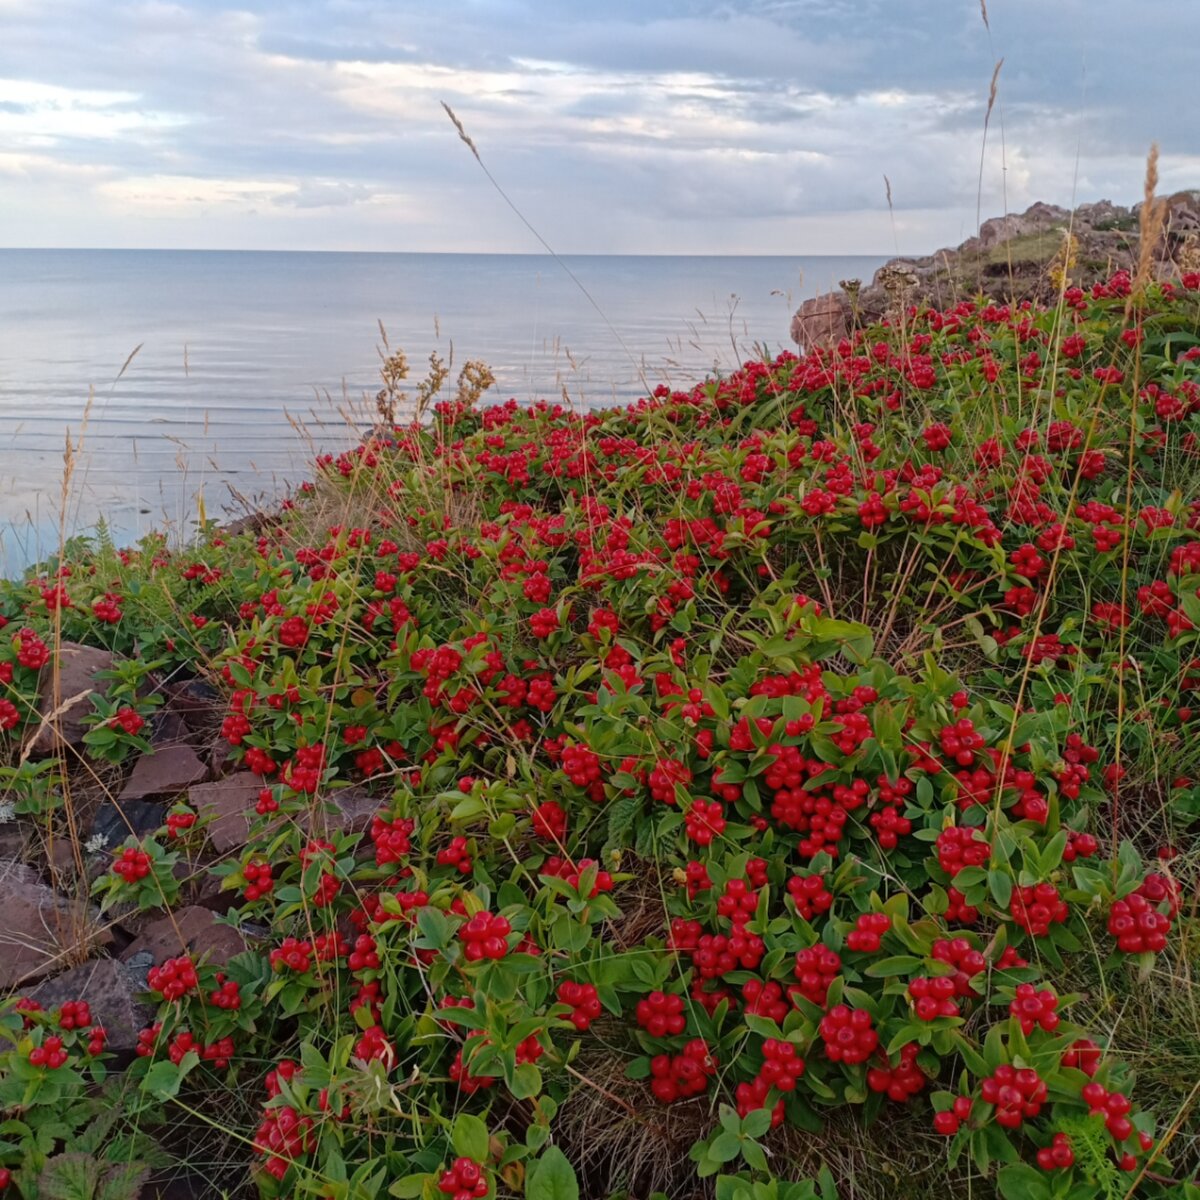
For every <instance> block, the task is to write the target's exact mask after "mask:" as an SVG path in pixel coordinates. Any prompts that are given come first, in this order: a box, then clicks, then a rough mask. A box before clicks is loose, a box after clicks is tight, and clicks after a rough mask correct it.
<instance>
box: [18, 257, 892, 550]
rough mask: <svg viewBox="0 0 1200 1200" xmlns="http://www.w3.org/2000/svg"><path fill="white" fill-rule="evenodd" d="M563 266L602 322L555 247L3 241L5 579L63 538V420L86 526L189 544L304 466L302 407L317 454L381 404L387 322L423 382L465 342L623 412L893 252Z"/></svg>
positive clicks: (77, 519) (545, 392) (499, 370)
mask: <svg viewBox="0 0 1200 1200" xmlns="http://www.w3.org/2000/svg"><path fill="white" fill-rule="evenodd" d="M566 262H567V264H568V265H569V266H570V268H571V270H572V271H573V272H574V274H575V275H576V276H577V277H578V279H579V280H580V281H581V282H582V284H583V285H584V286H585V287H586V288H587V289H588V291H589V292H590V293H591V295H592V296H593V298H594V299H595V301H596V304H597V305H598V306H599V308H600V309H601V310H602V312H603V314H604V317H601V316H600V315H599V314H598V313H597V311H596V309H595V308H593V307H592V305H591V304H590V303H589V301H588V299H587V298H586V297H585V296H584V295H583V293H582V292H581V291H580V289H579V287H578V286H577V285H576V284H575V283H574V282H572V280H571V279H570V278H569V277H568V276H567V274H566V273H565V272H564V271H563V269H562V267H560V266H559V265H557V264H556V263H555V262H554V261H553V260H552V259H549V258H547V257H545V256H533V255H529V256H524V255H443V254H319V253H258V254H251V253H237V252H229V253H222V252H204V251H199V252H176V251H152V250H151V251H124V250H120V251H102V250H101V251H76V250H0V571H2V572H5V573H10V572H13V571H16V570H18V569H20V568H21V567H22V566H23V565H25V563H27V562H29V561H31V560H32V559H33V558H36V557H37V556H38V555H39V554H40V553H42V552H44V551H45V550H46V549H48V548H50V547H52V546H53V545H55V544H56V542H57V525H58V510H59V506H60V504H59V497H60V492H61V477H62V470H63V447H64V441H65V438H66V434H67V430H68V429H69V430H70V431H71V434H72V436H73V437H74V438H80V437H82V454H81V456H80V458H79V463H78V466H77V468H76V471H75V476H74V483H73V486H72V501H71V506H70V510H69V511H70V521H69V525H70V528H71V529H72V531H86V530H87V529H89V528H91V527H92V526H93V524H94V522H95V520H96V517H97V516H98V515H100V514H103V515H104V516H105V517H106V519H107V520H108V521H109V523H110V526H111V527H112V529H113V531H114V535H115V536H116V537H117V538H118V540H121V541H127V540H130V539H132V538H135V537H137V536H138V535H139V534H140V533H142V532H145V531H146V530H147V529H149V528H151V527H152V526H155V525H159V524H161V523H163V522H164V521H166V522H167V523H168V524H170V525H172V526H173V527H174V528H175V529H177V530H179V531H180V532H181V533H183V534H186V533H187V531H188V529H189V527H190V525H191V523H192V522H193V521H194V520H195V518H196V513H197V508H196V496H197V494H198V493H199V492H200V491H201V490H203V494H204V499H205V504H206V507H207V511H208V512H209V513H210V515H219V514H220V512H221V511H222V508H223V506H225V505H226V504H228V503H229V500H230V489H231V488H233V489H236V490H237V491H239V492H241V493H243V494H246V495H250V496H254V495H259V496H261V495H269V494H271V493H274V492H278V491H280V490H282V488H283V487H284V486H286V485H287V484H288V483H291V482H295V481H297V480H299V479H301V478H303V477H304V476H305V475H306V473H307V470H306V462H307V460H308V459H309V458H310V457H311V446H310V444H309V443H308V442H307V441H306V440H305V437H304V436H302V435H301V434H299V433H298V432H297V431H296V430H295V428H294V427H293V424H292V423H291V421H290V420H289V415H290V417H291V418H292V419H295V420H299V421H300V422H302V423H303V424H304V426H305V427H306V428H307V430H308V434H309V436H311V437H312V439H313V440H314V442H316V443H317V444H319V445H320V447H321V448H322V449H333V450H336V449H338V448H340V447H342V446H344V445H347V444H349V443H350V442H351V441H352V440H353V433H352V431H351V429H350V428H349V427H348V426H347V423H346V421H345V418H344V417H343V416H341V415H339V409H340V410H341V411H342V412H345V411H346V410H347V409H348V408H355V409H356V410H357V411H358V412H359V413H360V414H362V413H365V412H367V411H369V408H370V405H369V402H368V401H367V399H366V398H367V397H369V396H372V395H374V392H375V390H376V389H377V387H378V376H377V370H378V364H379V355H378V351H377V347H378V345H379V342H380V337H379V323H380V322H382V324H383V326H384V328H385V329H386V331H387V335H388V339H389V341H390V343H391V345H392V346H393V347H403V348H404V350H405V351H406V352H407V353H408V355H409V360H410V362H411V363H412V365H413V367H414V370H413V375H414V376H415V377H417V378H419V377H420V376H421V375H422V374H423V367H424V364H425V362H426V360H427V358H428V356H429V354H430V353H431V352H432V351H435V350H436V351H439V352H440V353H441V354H442V355H443V356H444V357H449V356H450V354H451V351H453V356H454V360H455V363H456V373H457V365H461V363H462V362H463V361H465V359H467V358H481V359H484V360H485V361H487V362H489V363H490V364H491V366H492V368H493V370H494V371H495V373H496V376H497V381H498V386H497V388H496V390H495V391H494V392H493V393H492V394H493V395H494V396H496V397H498V398H501V399H504V398H507V397H509V396H515V397H517V398H518V399H522V400H526V399H531V398H534V397H539V396H545V397H551V398H561V397H562V394H563V389H564V388H566V391H567V394H568V395H569V397H570V398H571V400H572V402H573V403H575V404H578V405H598V404H605V403H612V402H613V401H614V400H615V401H621V402H625V401H629V400H633V399H636V398H637V397H638V396H640V395H642V394H644V391H645V386H644V383H643V376H644V378H645V380H647V381H648V382H649V383H650V384H651V386H653V385H654V384H657V383H659V382H668V383H672V384H674V385H677V386H685V385H688V384H690V383H692V382H694V381H695V379H696V378H697V377H698V376H700V375H702V374H703V373H704V372H706V371H709V370H712V369H713V368H714V367H718V368H722V369H728V368H729V367H730V366H732V365H733V364H734V363H736V362H737V361H740V360H741V359H743V358H745V357H748V356H749V355H750V354H752V353H753V351H754V346H755V344H756V343H763V344H766V345H767V346H768V348H769V349H771V350H777V349H780V348H782V347H783V346H786V345H789V344H790V343H789V342H788V323H789V319H790V314H791V311H792V309H793V308H794V307H795V306H796V304H797V303H798V302H799V301H800V300H801V299H804V298H806V297H808V296H811V295H815V294H817V293H818V292H821V291H825V290H828V288H829V287H830V286H831V285H836V282H837V281H838V280H839V279H845V278H847V277H851V276H858V277H861V278H869V276H870V275H871V273H872V272H873V271H874V269H875V268H876V267H877V266H879V265H880V264H881V263H882V262H883V259H881V258H874V257H860V258H839V257H807V258H804V257H799V258H657V257H656V258H645V257H572V258H569V259H567V260H566ZM604 318H607V320H608V322H610V323H611V325H612V326H613V327H614V328H615V330H616V331H617V333H619V335H620V338H619V339H618V337H617V336H616V335H615V334H614V333H613V332H612V330H610V329H609V328H608V325H607V324H606V323H605V319H604ZM622 342H624V347H625V348H623V347H622V345H621V343H622ZM138 347H140V349H138V350H137V353H136V355H134V357H133V359H132V361H130V362H129V363H128V365H127V366H126V367H125V370H124V373H123V374H122V370H121V369H122V365H123V364H125V363H126V360H127V359H129V356H130V354H131V353H132V352H133V351H134V350H135V348H138ZM735 347H736V353H735ZM627 350H628V353H627ZM631 355H632V358H631ZM635 360H636V361H635ZM89 393H90V394H91V397H92V402H91V406H90V411H89V415H88V419H87V422H86V425H85V423H84V413H85V410H87V409H88V399H89Z"/></svg>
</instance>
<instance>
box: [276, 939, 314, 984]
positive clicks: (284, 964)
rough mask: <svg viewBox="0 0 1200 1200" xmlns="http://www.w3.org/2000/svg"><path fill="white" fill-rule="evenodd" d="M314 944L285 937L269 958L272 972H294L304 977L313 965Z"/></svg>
mask: <svg viewBox="0 0 1200 1200" xmlns="http://www.w3.org/2000/svg"><path fill="white" fill-rule="evenodd" d="M312 953H313V948H312V943H311V942H307V941H301V940H300V939H299V938H294V937H285V938H284V939H283V941H282V942H280V943H279V945H278V946H276V947H275V948H274V949H273V950H272V951H271V953H270V955H269V956H268V957H269V959H270V963H271V970H272V971H293V972H295V973H296V974H297V975H303V974H304V972H305V971H307V970H308V969H309V967H310V966H311V965H312Z"/></svg>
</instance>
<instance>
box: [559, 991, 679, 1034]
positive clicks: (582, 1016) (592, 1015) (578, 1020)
mask: <svg viewBox="0 0 1200 1200" xmlns="http://www.w3.org/2000/svg"><path fill="white" fill-rule="evenodd" d="M557 999H558V1002H559V1004H566V1005H568V1006H570V1009H571V1012H570V1014H569V1015H568V1017H567V1020H568V1021H570V1022H571V1024H572V1025H574V1026H575V1028H576V1029H578V1030H579V1032H580V1033H583V1032H584V1030H586V1029H589V1028H590V1027H591V1024H592V1022H593V1021H594V1020H596V1018H597V1017H599V1016H600V1013H601V1006H600V996H599V994H598V993H597V991H596V988H595V985H594V984H591V983H575V982H573V981H572V980H568V981H567V982H566V983H561V984H559V987H558V993H557ZM680 1032H682V1031H680Z"/></svg>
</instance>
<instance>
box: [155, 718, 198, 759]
mask: <svg viewBox="0 0 1200 1200" xmlns="http://www.w3.org/2000/svg"><path fill="white" fill-rule="evenodd" d="M191 736H192V731H191V730H190V729H189V728H188V723H187V721H185V720H184V718H183V714H182V713H178V712H176V711H175V709H174V708H164V709H163V710H162V711H161V712H159V713H158V714H157V715H156V716H155V718H154V726H153V728H152V730H151V732H150V744H151V745H152V746H153V747H154V748H155V749H156V750H157V749H159V748H160V747H162V746H183V745H186V744H187V743H188V742H189V741H191Z"/></svg>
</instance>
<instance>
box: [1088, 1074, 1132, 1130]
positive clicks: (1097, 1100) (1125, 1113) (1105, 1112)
mask: <svg viewBox="0 0 1200 1200" xmlns="http://www.w3.org/2000/svg"><path fill="white" fill-rule="evenodd" d="M1079 1094H1080V1096H1081V1097H1082V1099H1083V1102H1084V1104H1086V1105H1087V1106H1088V1108H1089V1109H1090V1110H1091V1114H1092V1116H1103V1117H1104V1128H1105V1129H1107V1130H1108V1132H1109V1133H1110V1134H1112V1136H1113V1137H1114V1138H1116V1140H1117V1141H1118V1142H1123V1141H1124V1140H1125V1139H1126V1138H1127V1137H1129V1135H1130V1134H1131V1133H1133V1122H1132V1121H1131V1120H1130V1119H1129V1112H1130V1110H1131V1109H1132V1108H1133V1105H1132V1104H1131V1103H1130V1102H1129V1097H1128V1096H1126V1095H1125V1093H1124V1092H1110V1091H1109V1090H1108V1088H1106V1087H1105V1086H1104V1085H1103V1084H1102V1083H1096V1082H1095V1081H1094V1080H1093V1081H1092V1082H1091V1083H1085V1084H1084V1085H1083V1089H1082V1091H1081V1092H1080V1093H1079Z"/></svg>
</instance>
